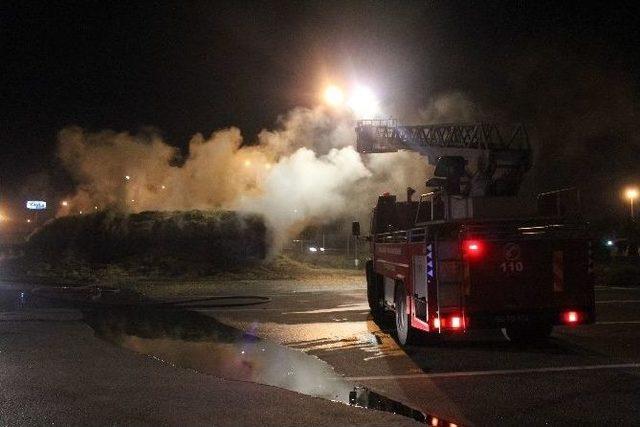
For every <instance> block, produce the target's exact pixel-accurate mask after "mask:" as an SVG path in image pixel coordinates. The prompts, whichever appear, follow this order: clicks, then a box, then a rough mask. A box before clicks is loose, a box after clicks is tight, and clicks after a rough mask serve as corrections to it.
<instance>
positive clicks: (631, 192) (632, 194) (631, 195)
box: [624, 187, 640, 218]
mask: <svg viewBox="0 0 640 427" xmlns="http://www.w3.org/2000/svg"><path fill="white" fill-rule="evenodd" d="M639 195H640V192H639V191H638V189H637V188H636V187H629V188H627V189H626V190H625V191H624V197H626V198H627V200H629V207H630V208H631V218H633V216H634V215H633V201H634V200H635V199H637V198H638V196H639Z"/></svg>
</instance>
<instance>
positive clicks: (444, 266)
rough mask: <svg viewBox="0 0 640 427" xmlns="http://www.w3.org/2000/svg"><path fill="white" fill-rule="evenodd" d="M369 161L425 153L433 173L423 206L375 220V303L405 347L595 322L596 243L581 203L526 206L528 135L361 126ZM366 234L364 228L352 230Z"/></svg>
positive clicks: (548, 198)
mask: <svg viewBox="0 0 640 427" xmlns="http://www.w3.org/2000/svg"><path fill="white" fill-rule="evenodd" d="M356 132H357V148H358V151H359V152H361V153H382V152H393V151H398V150H404V149H408V150H415V151H418V152H420V153H422V154H423V155H425V156H426V158H427V160H428V162H429V163H430V164H432V165H434V166H435V170H434V177H433V178H431V179H429V180H428V181H427V183H426V185H427V187H428V188H430V191H428V192H426V193H425V194H422V195H420V196H419V197H418V198H417V199H416V200H413V193H414V190H413V189H411V188H409V189H407V196H406V200H403V201H399V200H398V198H397V196H396V195H392V194H387V193H385V194H382V195H381V196H379V198H378V202H377V204H376V206H375V207H374V209H373V215H372V220H371V229H370V233H371V236H370V242H371V252H372V259H371V260H370V261H368V262H367V265H366V275H367V296H368V301H369V306H370V309H371V312H372V314H373V315H374V317H379V316H381V315H382V314H383V313H384V312H385V311H389V310H391V311H394V312H395V318H396V328H397V338H398V341H399V342H400V343H401V344H403V345H404V344H408V343H411V342H412V341H415V339H416V338H418V336H419V335H422V334H442V333H456V332H465V331H469V330H472V329H490V328H496V329H497V328H500V329H503V331H505V333H506V334H507V336H508V338H509V339H510V340H512V341H518V342H523V341H530V340H539V339H544V338H546V337H548V336H549V335H550V333H551V331H552V328H553V326H554V325H561V324H562V325H578V324H586V323H593V322H594V321H595V301H594V289H593V274H592V260H591V240H590V238H589V233H588V230H587V226H586V222H585V221H583V220H582V219H581V218H580V214H579V208H578V207H579V194H578V193H577V191H574V190H571V189H566V190H560V191H554V192H549V193H544V194H539V195H538V196H537V197H523V196H518V192H519V188H520V184H521V183H522V181H523V178H524V175H525V173H526V171H527V170H528V169H529V168H530V165H531V148H530V145H529V140H528V136H527V133H526V131H525V128H524V127H523V126H522V125H514V126H498V125H495V124H486V123H483V124H464V125H431V126H400V125H398V124H397V122H395V121H389V120H368V121H360V122H358V124H357V127H356ZM354 229H356V230H359V224H354Z"/></svg>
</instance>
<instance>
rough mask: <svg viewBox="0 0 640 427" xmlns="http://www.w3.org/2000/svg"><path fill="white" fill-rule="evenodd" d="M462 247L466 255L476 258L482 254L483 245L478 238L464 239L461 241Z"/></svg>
mask: <svg viewBox="0 0 640 427" xmlns="http://www.w3.org/2000/svg"><path fill="white" fill-rule="evenodd" d="M462 247H463V249H464V252H465V254H466V255H468V256H470V257H472V258H476V257H479V256H481V255H482V252H483V250H484V245H483V244H482V242H481V241H479V240H465V241H464V242H462Z"/></svg>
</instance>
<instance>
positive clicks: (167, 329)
mask: <svg viewBox="0 0 640 427" xmlns="http://www.w3.org/2000/svg"><path fill="white" fill-rule="evenodd" d="M101 296H102V295H101ZM65 300H67V301H66V302H65ZM79 302H81V304H79ZM65 306H67V307H69V306H71V307H73V306H75V307H82V308H83V309H84V320H85V322H86V323H87V324H89V325H90V326H91V327H92V328H93V329H94V331H95V333H96V335H97V336H98V337H100V338H102V339H104V340H107V341H109V342H111V343H113V344H115V345H118V346H121V347H124V348H127V349H130V350H132V351H135V352H138V353H141V354H145V355H149V356H152V357H154V358H157V359H160V360H162V361H164V362H166V363H170V364H172V365H175V366H179V367H183V368H190V369H194V370H196V371H199V372H202V373H206V374H211V375H214V376H216V377H220V378H225V379H230V380H239V381H250V382H255V383H260V384H266V385H270V386H275V387H279V388H283V389H287V390H291V391H295V392H298V393H302V394H306V395H310V396H314V397H320V398H325V399H329V400H333V401H338V402H343V403H346V404H350V405H354V406H359V407H364V408H370V409H377V410H382V411H387V412H392V413H395V414H398V415H403V416H406V417H410V418H412V419H414V420H417V421H419V422H422V423H426V424H427V425H434V426H448V427H451V426H455V424H453V423H449V422H446V421H444V420H439V419H438V418H435V417H432V416H429V415H425V414H424V413H422V412H420V411H418V410H416V409H413V408H410V407H408V406H406V405H404V404H402V403H400V402H397V401H395V400H392V399H389V398H387V397H385V396H382V395H380V394H378V393H375V392H374V391H372V390H369V389H367V388H365V387H356V386H355V385H354V384H352V383H350V382H348V381H346V380H344V379H342V378H340V377H339V376H338V375H337V374H336V373H335V371H334V370H333V368H332V367H331V366H330V365H328V364H327V363H325V362H324V361H322V360H320V359H318V358H317V357H315V356H311V355H308V354H306V353H304V352H302V351H299V350H295V349H292V348H289V347H285V346H281V345H278V344H275V343H273V342H270V341H266V340H262V339H260V338H257V337H256V336H254V335H251V330H250V331H249V333H244V332H242V331H240V330H238V329H235V328H233V327H231V326H228V325H225V324H223V323H221V322H219V321H217V320H216V319H214V318H212V317H208V316H205V315H202V314H199V313H197V312H195V311H189V310H184V309H179V308H171V307H170V306H166V307H164V308H158V307H157V306H156V307H145V306H143V305H139V306H132V305H129V306H128V307H117V306H111V307H104V306H102V307H101V308H90V304H88V301H87V300H86V299H81V300H78V297H77V296H75V295H74V296H73V298H68V299H67V298H58V299H55V298H52V297H51V296H47V298H42V297H39V296H37V295H33V294H30V293H28V292H26V291H19V290H11V291H5V290H0V312H3V311H4V312H6V311H18V310H23V309H26V310H33V311H38V310H39V309H42V308H45V309H47V308H52V307H54V308H55V307H65ZM373 340H375V341H376V342H377V338H376V337H374V338H373Z"/></svg>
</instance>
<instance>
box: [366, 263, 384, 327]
mask: <svg viewBox="0 0 640 427" xmlns="http://www.w3.org/2000/svg"><path fill="white" fill-rule="evenodd" d="M365 271H366V274H367V302H368V303H369V309H370V310H371V315H372V316H373V318H374V319H379V318H381V317H382V315H383V314H384V306H383V305H382V278H381V277H380V275H379V274H377V273H376V272H375V271H374V270H373V261H372V260H369V261H367V263H366V265H365Z"/></svg>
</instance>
